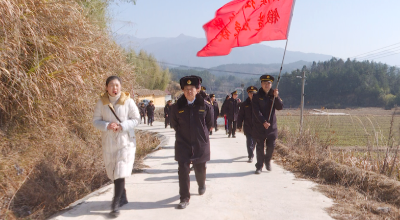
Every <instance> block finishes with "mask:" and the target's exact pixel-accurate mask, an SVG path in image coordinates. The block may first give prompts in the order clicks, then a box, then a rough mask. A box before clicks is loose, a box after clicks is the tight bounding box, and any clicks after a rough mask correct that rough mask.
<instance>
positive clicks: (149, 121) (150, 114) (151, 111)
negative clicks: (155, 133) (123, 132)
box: [146, 100, 156, 126]
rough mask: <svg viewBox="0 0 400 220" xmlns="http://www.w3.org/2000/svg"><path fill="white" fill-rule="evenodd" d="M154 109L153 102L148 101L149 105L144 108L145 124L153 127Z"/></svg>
mask: <svg viewBox="0 0 400 220" xmlns="http://www.w3.org/2000/svg"><path fill="white" fill-rule="evenodd" d="M155 109H156V107H155V106H154V104H153V100H151V101H150V103H149V104H148V105H147V107H146V111H147V124H148V125H151V126H153V121H154V110H155Z"/></svg>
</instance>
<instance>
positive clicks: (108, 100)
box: [93, 76, 140, 217]
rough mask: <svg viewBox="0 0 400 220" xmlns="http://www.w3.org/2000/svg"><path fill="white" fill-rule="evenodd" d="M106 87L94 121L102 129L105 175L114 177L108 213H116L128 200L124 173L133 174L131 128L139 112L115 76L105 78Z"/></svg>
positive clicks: (134, 146) (136, 122) (133, 134)
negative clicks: (122, 90)
mask: <svg viewBox="0 0 400 220" xmlns="http://www.w3.org/2000/svg"><path fill="white" fill-rule="evenodd" d="M106 90H107V92H105V93H104V94H102V95H101V97H100V100H99V101H98V102H97V104H96V107H95V110H94V115H93V124H94V126H95V127H96V128H97V129H99V130H100V131H102V141H101V143H102V147H103V159H104V164H105V167H106V171H107V176H108V178H110V179H111V180H112V181H114V197H113V201H112V203H111V209H112V211H111V213H110V215H112V216H114V217H117V216H118V215H119V207H121V206H122V205H125V204H127V203H128V200H127V198H126V190H125V177H128V176H130V175H131V174H132V169H133V163H134V161H135V151H136V139H135V132H134V130H133V129H134V127H136V126H137V125H138V123H139V120H140V114H139V110H138V108H137V106H136V104H135V102H134V101H133V99H131V98H130V95H129V93H127V92H126V93H124V92H121V79H120V78H119V77H118V76H110V77H108V78H107V81H106Z"/></svg>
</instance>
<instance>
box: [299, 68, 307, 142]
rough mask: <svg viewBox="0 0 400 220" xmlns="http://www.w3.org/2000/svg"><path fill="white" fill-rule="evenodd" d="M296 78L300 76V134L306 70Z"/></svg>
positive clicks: (301, 130)
mask: <svg viewBox="0 0 400 220" xmlns="http://www.w3.org/2000/svg"><path fill="white" fill-rule="evenodd" d="M297 78H301V104H300V105H301V109H300V135H301V134H302V132H303V111H304V84H305V81H306V72H305V71H303V73H302V75H301V77H299V76H297Z"/></svg>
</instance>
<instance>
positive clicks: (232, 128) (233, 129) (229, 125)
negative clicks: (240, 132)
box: [228, 120, 236, 136]
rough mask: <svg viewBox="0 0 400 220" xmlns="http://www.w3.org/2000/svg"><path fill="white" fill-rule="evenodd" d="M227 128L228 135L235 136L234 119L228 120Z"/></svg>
mask: <svg viewBox="0 0 400 220" xmlns="http://www.w3.org/2000/svg"><path fill="white" fill-rule="evenodd" d="M228 129H229V135H231V134H232V136H235V133H236V121H231V120H228Z"/></svg>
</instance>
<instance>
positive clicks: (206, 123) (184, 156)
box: [171, 76, 214, 209]
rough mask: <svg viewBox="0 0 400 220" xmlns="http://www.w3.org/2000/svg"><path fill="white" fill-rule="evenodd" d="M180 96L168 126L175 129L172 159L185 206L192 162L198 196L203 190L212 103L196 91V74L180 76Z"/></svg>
mask: <svg viewBox="0 0 400 220" xmlns="http://www.w3.org/2000/svg"><path fill="white" fill-rule="evenodd" d="M180 85H181V89H182V90H183V95H182V96H181V97H180V98H179V99H178V101H177V102H176V103H175V104H173V105H172V107H171V127H172V128H173V129H174V130H175V131H176V132H175V160H176V161H178V166H179V167H178V177H179V194H180V203H179V205H178V206H177V208H178V209H184V208H186V206H188V205H189V200H190V191H189V190H190V177H189V173H190V164H191V163H193V166H194V172H195V177H196V180H197V184H198V186H199V188H198V192H199V195H203V194H204V193H205V191H206V185H205V180H206V162H207V161H209V160H210V140H209V131H210V130H211V129H212V125H213V118H214V116H213V114H212V106H211V105H210V104H208V103H207V102H206V101H205V100H204V98H203V97H202V96H201V95H200V94H198V92H197V91H196V88H198V86H199V85H200V83H199V79H198V78H197V77H196V76H186V77H183V78H181V79H180Z"/></svg>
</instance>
